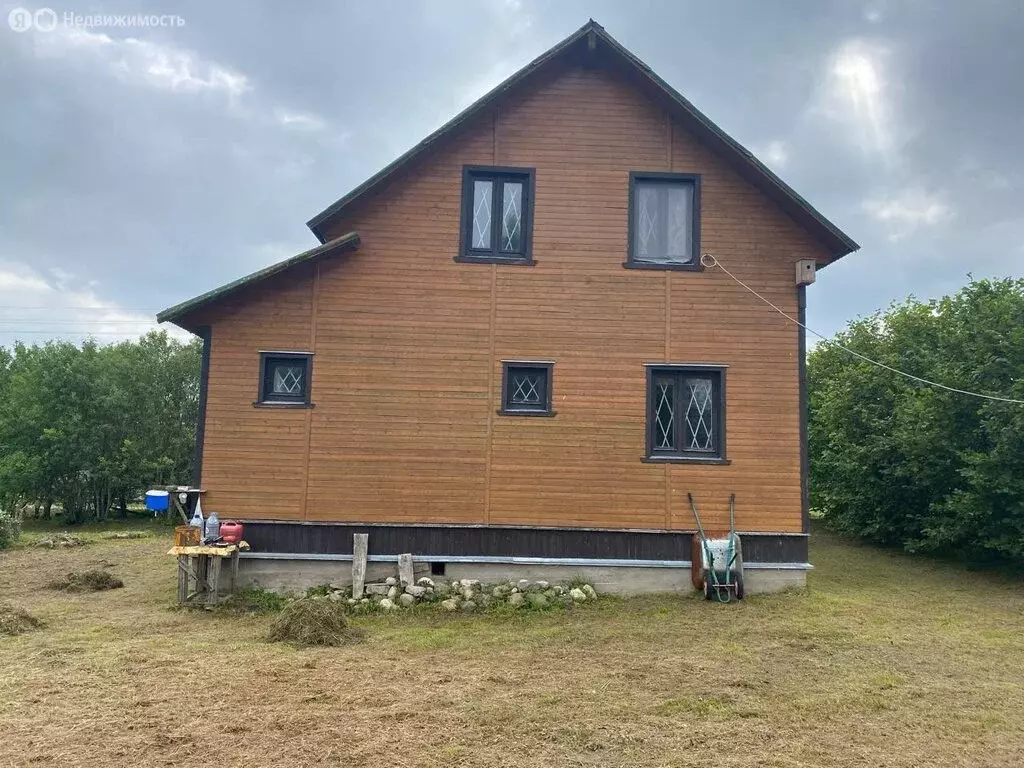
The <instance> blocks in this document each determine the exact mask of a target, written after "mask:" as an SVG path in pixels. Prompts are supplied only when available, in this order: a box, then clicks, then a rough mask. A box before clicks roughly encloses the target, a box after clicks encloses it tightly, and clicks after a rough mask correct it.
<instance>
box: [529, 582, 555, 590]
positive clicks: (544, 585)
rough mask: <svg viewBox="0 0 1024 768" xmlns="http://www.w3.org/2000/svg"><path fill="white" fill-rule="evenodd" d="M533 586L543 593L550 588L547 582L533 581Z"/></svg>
mask: <svg viewBox="0 0 1024 768" xmlns="http://www.w3.org/2000/svg"><path fill="white" fill-rule="evenodd" d="M533 586H535V587H536V588H537V589H539V590H540V591H541V592H543V591H544V590H546V589H547V588H548V587H550V586H551V582H549V581H535V582H534V583H533Z"/></svg>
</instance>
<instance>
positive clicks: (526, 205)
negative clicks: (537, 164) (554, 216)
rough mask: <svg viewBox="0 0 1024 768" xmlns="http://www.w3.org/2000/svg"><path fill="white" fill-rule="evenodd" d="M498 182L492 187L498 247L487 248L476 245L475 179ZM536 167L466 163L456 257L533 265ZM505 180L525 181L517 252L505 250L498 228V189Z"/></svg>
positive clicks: (472, 261) (493, 224)
mask: <svg viewBox="0 0 1024 768" xmlns="http://www.w3.org/2000/svg"><path fill="white" fill-rule="evenodd" d="M478 180H479V181H491V182H494V184H493V186H492V188H491V195H492V197H491V233H492V238H493V240H494V247H493V248H490V249H487V250H484V249H482V248H473V247H472V246H473V238H472V228H473V182H474V181H478ZM535 180H536V169H534V168H511V167H507V166H489V165H464V166H462V198H461V207H460V211H459V253H458V255H457V256H456V257H455V261H457V262H462V263H468V264H516V265H520V266H532V265H533V264H535V263H536V262H534V260H533V202H534V199H533V198H534V190H535V188H536V183H535ZM505 181H518V182H521V183H522V185H523V205H522V218H521V221H520V228H521V230H522V234H521V243H522V247H521V249H520V251H519V252H517V253H508V252H505V251H501V250H500V248H499V246H498V240H499V236H498V232H500V231H501V228H500V224H501V206H500V205H495V204H494V203H495V200H496V199H497V197H498V190H499V189H502V188H503V187H502V183H503V182H505Z"/></svg>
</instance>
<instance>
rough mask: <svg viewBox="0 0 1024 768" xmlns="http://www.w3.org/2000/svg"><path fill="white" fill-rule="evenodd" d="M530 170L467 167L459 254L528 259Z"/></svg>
mask: <svg viewBox="0 0 1024 768" xmlns="http://www.w3.org/2000/svg"><path fill="white" fill-rule="evenodd" d="M531 179H532V171H531V170H530V169H517V168H482V167H467V168H466V169H465V173H464V177H463V194H462V197H463V202H462V229H463V236H462V242H463V248H462V254H461V257H462V258H463V259H467V260H476V261H503V262H522V261H527V260H529V239H530V237H529V235H530V231H529V227H530V202H531V201H530V195H531V187H532V184H531Z"/></svg>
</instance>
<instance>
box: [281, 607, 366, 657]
mask: <svg viewBox="0 0 1024 768" xmlns="http://www.w3.org/2000/svg"><path fill="white" fill-rule="evenodd" d="M267 639H268V640H270V641H271V642H283V643H291V644H293V645H298V646H311V645H321V646H323V645H326V646H337V645H348V644H349V643H353V642H357V641H359V640H360V639H362V633H361V632H358V631H357V630H355V629H353V628H352V627H350V626H349V624H348V619H347V618H346V617H345V604H344V603H342V602H341V601H340V600H332V599H331V598H330V597H303V598H301V599H299V600H294V601H292V602H291V603H288V605H286V606H285V608H284V610H283V611H281V613H280V614H279V615H278V616H277V617H276V618H275V619H274V623H273V624H272V625H271V627H270V633H269V634H268V635H267Z"/></svg>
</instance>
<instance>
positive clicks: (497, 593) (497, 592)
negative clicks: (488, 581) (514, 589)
mask: <svg viewBox="0 0 1024 768" xmlns="http://www.w3.org/2000/svg"><path fill="white" fill-rule="evenodd" d="M491 596H492V597H497V598H502V597H504V596H505V588H504V587H502V586H501V585H500V584H499V585H498V586H497V587H495V588H494V589H492V590H491Z"/></svg>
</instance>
